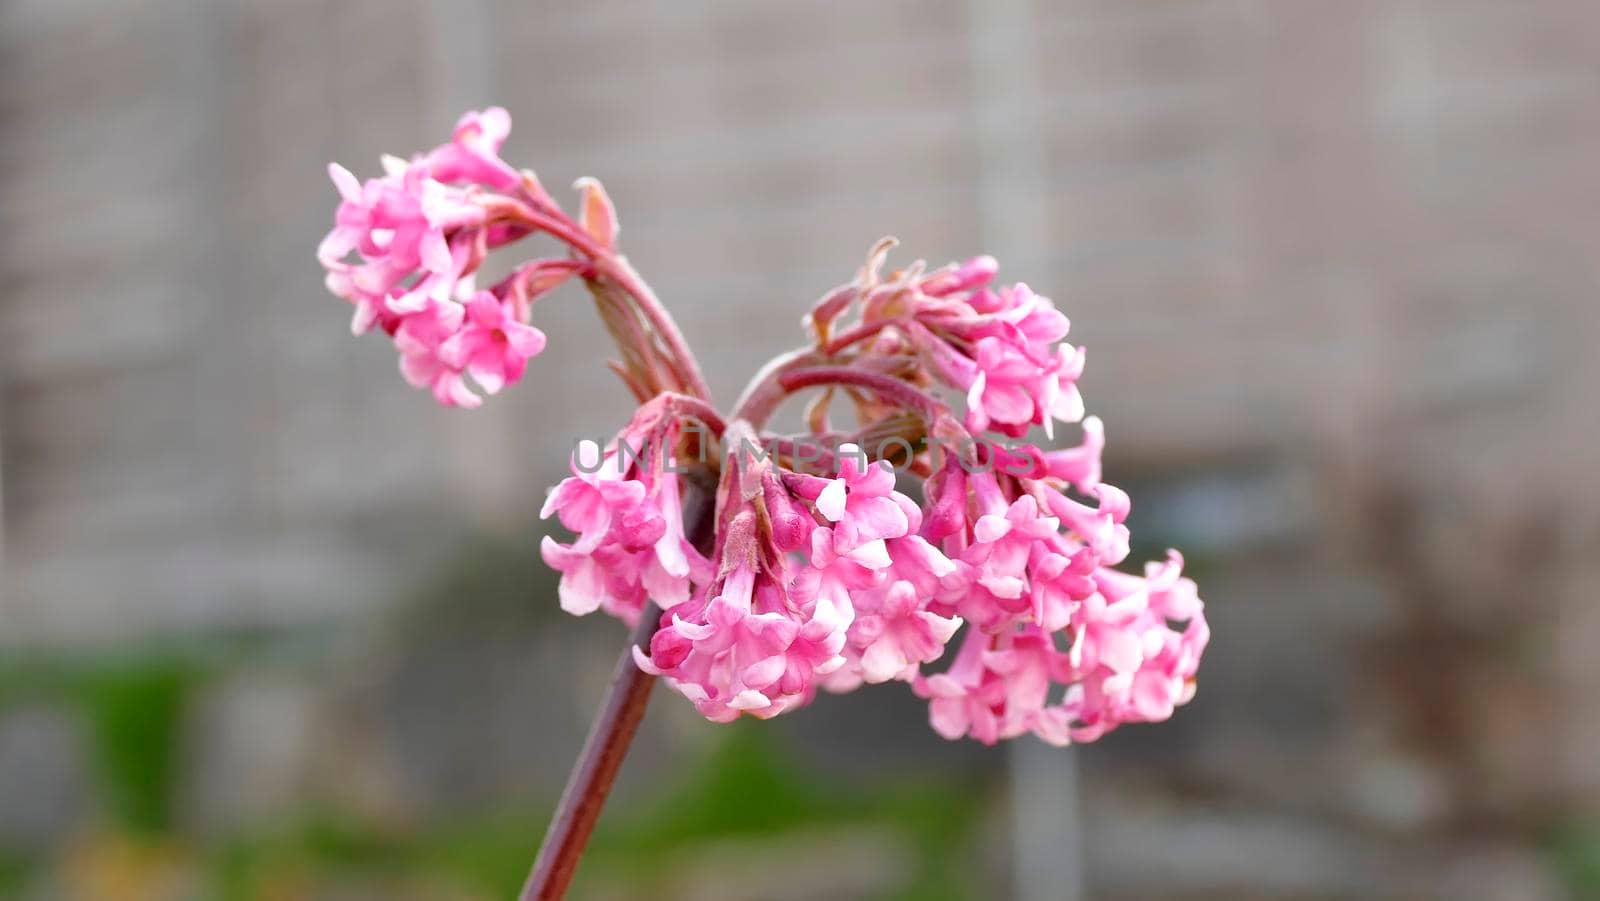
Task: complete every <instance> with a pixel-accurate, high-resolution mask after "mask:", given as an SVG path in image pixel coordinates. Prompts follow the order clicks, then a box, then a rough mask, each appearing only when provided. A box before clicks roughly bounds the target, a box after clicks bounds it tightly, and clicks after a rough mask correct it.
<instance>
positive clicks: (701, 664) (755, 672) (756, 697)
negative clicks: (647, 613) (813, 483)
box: [634, 510, 850, 722]
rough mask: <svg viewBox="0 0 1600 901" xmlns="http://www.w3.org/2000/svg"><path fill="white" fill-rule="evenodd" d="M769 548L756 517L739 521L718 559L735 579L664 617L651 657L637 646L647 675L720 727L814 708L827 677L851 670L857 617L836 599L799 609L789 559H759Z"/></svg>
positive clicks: (728, 576)
mask: <svg viewBox="0 0 1600 901" xmlns="http://www.w3.org/2000/svg"><path fill="white" fill-rule="evenodd" d="M759 542H760V538H759V536H758V535H757V530H756V518H755V515H754V514H753V513H752V512H750V511H748V510H747V511H744V512H743V513H741V514H739V515H738V516H736V517H735V518H734V522H733V524H732V525H730V527H729V530H728V535H727V538H726V540H725V544H724V548H723V556H722V557H721V558H720V560H719V561H718V563H719V568H720V569H722V570H723V571H724V572H725V573H726V575H725V576H724V577H722V579H721V580H720V587H716V583H713V587H714V588H715V590H707V591H706V592H704V593H703V594H702V596H701V597H699V598H697V599H694V600H690V601H688V602H685V603H683V604H680V605H678V606H677V607H675V608H673V609H672V610H670V611H668V612H666V613H664V614H663V615H662V623H661V629H660V630H659V631H657V632H656V634H655V636H654V637H652V639H651V641H650V653H649V654H648V655H647V654H645V653H644V651H643V649H641V648H637V647H636V648H634V660H635V662H637V663H638V665H639V668H640V669H643V670H644V671H645V672H648V673H652V674H654V675H659V676H661V677H663V678H664V679H665V680H666V682H667V684H668V685H669V686H671V687H672V688H674V689H675V690H677V691H678V692H679V693H680V694H682V695H683V696H684V697H686V698H688V699H689V700H690V701H692V702H693V703H694V705H695V709H696V710H698V711H699V712H700V714H701V715H702V716H705V717H706V718H707V719H710V720H713V721H716V722H726V721H729V720H732V719H736V718H737V717H738V716H739V715H740V714H742V713H749V714H751V715H752V716H757V717H760V718H763V719H765V718H768V717H772V716H777V715H778V714H780V713H783V712H785V711H787V710H790V709H793V708H795V707H798V706H800V705H802V704H805V703H807V702H809V701H810V700H811V698H812V696H813V695H814V694H815V691H816V685H817V684H818V682H819V680H820V679H821V678H822V677H825V676H827V675H828V674H830V673H832V672H833V671H835V670H837V669H838V668H839V667H841V666H843V665H844V663H845V658H844V657H843V656H841V655H840V651H841V650H842V649H843V648H844V643H845V630H846V629H847V628H848V626H849V624H850V620H849V618H848V616H847V615H846V614H844V613H842V612H841V611H839V610H838V609H836V608H835V607H834V606H833V604H832V603H831V602H830V601H829V600H828V599H827V598H826V597H819V598H817V599H815V600H814V601H812V602H810V603H800V602H797V600H796V599H795V598H794V597H793V596H792V595H791V594H790V593H789V591H788V588H787V585H786V578H785V571H784V568H783V564H782V561H781V560H780V561H778V566H779V568H778V569H777V570H771V569H769V568H768V564H763V563H760V562H758V560H757V558H758V556H759V555H760V553H761V552H760V549H759Z"/></svg>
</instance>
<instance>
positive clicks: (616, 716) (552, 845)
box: [517, 483, 714, 901]
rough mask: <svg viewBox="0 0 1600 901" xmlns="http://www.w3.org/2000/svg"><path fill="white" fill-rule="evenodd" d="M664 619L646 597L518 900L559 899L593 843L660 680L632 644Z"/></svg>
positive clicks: (705, 525)
mask: <svg viewBox="0 0 1600 901" xmlns="http://www.w3.org/2000/svg"><path fill="white" fill-rule="evenodd" d="M689 487H690V490H689V491H686V492H685V494H684V500H685V503H684V511H685V512H684V530H685V532H686V533H687V535H688V536H689V540H690V541H691V542H693V543H694V545H695V546H696V547H697V548H700V550H701V552H702V553H704V552H705V551H706V549H707V546H708V545H709V544H710V543H711V538H712V528H711V526H712V522H713V517H712V509H713V506H714V505H713V504H712V503H710V502H709V501H710V499H709V498H708V497H706V495H705V492H704V491H703V490H701V489H699V488H697V487H696V486H695V485H694V484H693V483H691V484H690V486H689ZM660 619H661V610H660V609H659V608H658V607H656V605H655V604H654V603H650V602H647V603H646V604H645V605H644V610H642V611H640V614H639V624H638V625H637V626H635V627H634V630H633V632H632V634H630V635H629V636H628V644H627V646H626V647H624V648H623V649H622V656H621V657H620V658H619V659H618V660H617V668H616V671H615V672H614V673H613V674H612V676H611V687H610V688H608V689H607V690H606V697H605V700H604V701H603V702H602V703H601V705H600V712H599V713H598V714H596V715H595V719H594V723H593V724H592V725H591V726H590V727H589V737H588V738H587V739H585V740H584V743H583V751H582V752H580V753H579V755H578V759H577V761H576V762H575V763H574V764H573V766H572V773H571V774H570V775H569V776H568V777H567V787H566V789H565V790H564V791H562V793H561V803H559V804H558V805H556V812H555V816H554V817H552V818H551V820H550V828H549V829H548V830H546V831H545V836H544V844H542V845H541V846H540V847H539V856H538V858H536V859H535V860H534V862H533V869H532V870H531V871H530V872H529V873H528V879H527V881H526V882H524V883H523V885H522V893H521V894H520V895H518V896H517V897H518V898H519V899H520V901H535V899H537V901H556V899H559V898H562V897H564V896H565V895H566V893H567V886H568V885H570V884H571V883H572V877H573V875H574V874H575V873H576V872H577V871H578V860H579V859H580V858H581V857H582V856H583V849H584V847H585V846H587V845H588V843H589V836H590V835H591V834H592V833H593V832H594V827H595V823H597V822H598V821H599V820H600V811H601V808H602V807H604V806H605V803H606V797H607V796H608V795H609V794H610V793H611V786H612V783H614V782H615V781H616V779H617V773H618V771H620V770H621V769H622V760H623V758H624V757H625V756H626V755H627V753H628V746H629V745H630V744H631V743H632V742H633V736H634V734H635V733H636V732H638V731H639V723H640V721H642V720H643V719H644V711H645V705H647V704H648V703H649V702H650V690H651V689H652V688H654V687H655V683H656V677H655V676H652V675H650V674H649V673H646V672H644V671H643V670H641V669H639V667H638V666H637V665H636V664H635V663H634V662H633V647H634V645H639V646H642V647H646V648H648V647H649V646H650V638H651V636H653V635H654V634H655V632H656V629H657V627H658V625H659V622H660Z"/></svg>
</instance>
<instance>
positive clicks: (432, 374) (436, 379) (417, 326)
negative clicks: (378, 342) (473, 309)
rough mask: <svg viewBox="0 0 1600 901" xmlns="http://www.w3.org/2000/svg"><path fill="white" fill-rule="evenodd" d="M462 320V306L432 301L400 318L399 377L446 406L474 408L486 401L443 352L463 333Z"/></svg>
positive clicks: (397, 332) (397, 343)
mask: <svg viewBox="0 0 1600 901" xmlns="http://www.w3.org/2000/svg"><path fill="white" fill-rule="evenodd" d="M462 318H463V312H462V309H461V306H460V305H459V304H455V303H450V302H447V301H446V302H440V301H429V302H428V304H427V306H425V307H423V308H422V309H421V310H418V311H416V312H414V313H408V314H405V315H403V316H399V317H397V321H398V323H399V324H398V325H397V326H396V327H395V332H394V346H395V350H398V351H399V352H400V374H401V375H402V376H404V377H405V380H406V381H407V382H409V383H411V385H412V387H414V388H428V389H430V390H432V392H433V397H434V399H435V400H437V401H438V402H439V403H441V404H444V405H445V406H447V407H466V408H468V409H471V408H473V407H476V406H478V405H479V404H481V403H483V401H482V400H481V399H480V398H479V397H478V396H477V395H476V394H473V393H472V391H471V390H469V389H468V388H467V383H466V380H465V379H464V378H463V377H462V374H461V369H460V367H458V366H455V365H454V364H452V363H451V362H450V361H449V360H447V359H445V357H444V354H443V352H442V348H443V347H444V344H445V342H446V341H448V340H449V339H450V338H451V337H452V336H454V335H455V334H456V333H457V331H458V330H460V328H461V323H462Z"/></svg>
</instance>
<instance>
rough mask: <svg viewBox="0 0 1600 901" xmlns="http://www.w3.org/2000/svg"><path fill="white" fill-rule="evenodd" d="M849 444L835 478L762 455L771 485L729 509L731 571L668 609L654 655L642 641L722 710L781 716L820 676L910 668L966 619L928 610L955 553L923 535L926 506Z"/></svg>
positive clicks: (761, 480) (658, 668)
mask: <svg viewBox="0 0 1600 901" xmlns="http://www.w3.org/2000/svg"><path fill="white" fill-rule="evenodd" d="M841 451H842V453H841V459H842V460H843V462H842V464H841V467H840V472H839V474H838V476H837V477H836V478H832V479H828V478H823V477H819V476H812V475H803V474H799V473H795V472H792V471H779V470H777V469H776V468H775V467H773V466H771V465H770V464H769V463H768V462H766V461H753V462H751V463H750V464H749V467H748V468H747V469H746V470H745V472H744V480H745V481H747V482H749V483H751V484H754V485H758V486H759V490H758V491H756V492H753V493H752V496H751V498H750V499H749V500H748V501H747V502H746V503H744V504H742V505H740V507H739V508H738V509H737V510H736V512H734V513H733V514H732V515H731V518H730V519H729V522H728V525H727V528H726V530H725V532H724V534H723V536H722V537H721V542H720V546H719V548H718V553H717V556H716V565H717V571H718V575H717V577H716V578H715V579H714V580H713V581H712V582H711V583H710V584H708V585H707V586H706V589H705V590H704V591H703V592H701V593H700V594H699V595H697V596H696V597H694V598H693V599H691V600H689V601H686V602H684V603H682V604H678V605H676V606H673V607H670V608H669V609H667V610H666V612H665V613H664V614H663V616H662V622H661V629H660V630H659V631H657V632H656V634H655V636H654V637H653V638H652V639H651V641H650V649H649V654H648V655H646V654H645V653H644V651H643V649H636V651H635V659H636V660H637V661H638V664H639V666H640V667H641V668H643V669H644V670H645V671H646V672H650V673H654V674H657V675H660V676H663V677H664V678H665V679H666V681H667V684H669V685H671V686H672V687H673V688H674V689H676V690H677V691H678V692H680V693H681V694H683V695H684V696H685V697H687V698H689V699H690V700H691V701H693V702H694V704H695V707H696V709H698V710H699V711H700V713H701V714H702V715H704V716H705V717H707V718H708V719H712V720H716V721H719V722H721V721H726V720H731V719H734V718H736V717H737V716H739V715H740V714H741V713H750V714H752V715H754V716H758V717H762V718H766V717H771V716H776V715H777V714H780V713H783V712H784V711H786V710H789V709H792V708H794V707H796V706H799V705H801V704H804V703H806V702H808V701H810V700H811V698H812V696H813V695H814V694H815V691H816V688H817V687H819V686H826V687H829V688H833V689H836V690H837V689H848V688H853V687H855V686H856V685H859V684H861V683H862V682H863V681H866V682H884V681H888V680H890V679H909V678H910V677H911V676H912V674H914V673H915V672H916V668H917V666H918V664H921V663H925V662H928V661H930V660H935V659H937V658H938V657H939V656H940V655H941V654H942V653H943V652H944V646H945V643H946V642H948V641H949V640H950V636H951V635H952V634H954V633H955V631H956V629H957V628H959V627H960V625H961V621H960V620H959V619H957V618H954V617H944V616H939V615H937V614H934V613H931V612H929V611H927V610H924V609H922V604H921V603H920V599H919V595H918V591H919V588H920V589H921V590H927V589H929V588H932V587H935V586H937V584H938V580H939V578H940V577H941V576H943V575H948V574H950V573H952V572H954V571H955V565H954V564H953V563H952V562H951V561H950V560H948V559H947V558H945V556H944V555H943V554H941V553H940V552H939V551H938V550H937V549H935V548H934V547H933V546H931V545H930V544H928V543H927V542H926V541H925V540H923V539H922V538H921V537H919V536H917V535H916V534H915V529H916V526H917V524H918V523H919V522H920V518H921V516H920V511H919V510H918V509H917V507H916V505H915V504H914V503H913V502H912V501H911V500H910V499H909V498H907V497H906V496H905V495H903V494H900V493H899V492H897V491H895V490H894V484H895V478H894V473H893V472H892V471H891V470H890V469H889V468H888V467H887V466H886V465H884V464H866V463H864V462H862V461H861V460H860V457H859V451H858V449H856V448H853V447H845V448H842V449H841ZM730 466H733V467H737V466H739V462H738V461H732V460H730ZM663 606H665V605H663Z"/></svg>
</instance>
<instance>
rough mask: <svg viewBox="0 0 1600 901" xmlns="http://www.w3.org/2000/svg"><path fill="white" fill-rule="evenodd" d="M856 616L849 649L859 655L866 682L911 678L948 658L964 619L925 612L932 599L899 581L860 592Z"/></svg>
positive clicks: (862, 673) (851, 630)
mask: <svg viewBox="0 0 1600 901" xmlns="http://www.w3.org/2000/svg"><path fill="white" fill-rule="evenodd" d="M856 597H857V601H856V605H857V616H856V620H855V622H854V623H852V624H851V626H850V634H849V640H850V645H851V646H852V647H853V648H854V649H855V650H856V651H857V653H858V655H859V664H858V665H859V667H860V673H861V677H862V679H864V680H865V681H867V682H871V683H877V682H887V681H888V680H890V679H910V678H911V677H912V676H914V675H915V674H916V668H917V665H918V664H921V663H931V662H933V661H935V660H937V659H939V657H940V656H942V655H943V654H944V646H945V644H946V643H947V642H949V641H950V636H952V635H954V634H955V633H956V630H957V629H959V628H961V618H960V617H956V616H952V617H944V616H939V615H938V614H936V613H932V612H930V611H929V610H927V609H926V602H927V598H928V596H927V595H925V594H924V595H919V594H918V592H917V588H916V586H915V585H913V584H912V583H911V582H908V581H905V580H896V581H892V582H889V583H888V584H887V585H885V586H883V587H881V588H877V589H874V590H872V591H868V592H860V593H858V594H857V596H856Z"/></svg>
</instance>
